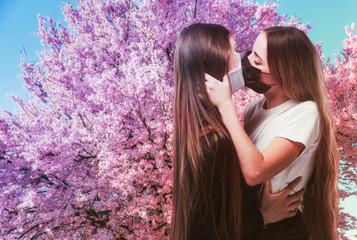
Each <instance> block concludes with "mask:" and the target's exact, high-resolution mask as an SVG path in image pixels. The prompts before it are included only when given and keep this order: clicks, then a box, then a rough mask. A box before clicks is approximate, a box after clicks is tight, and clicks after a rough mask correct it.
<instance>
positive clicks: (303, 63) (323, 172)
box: [264, 27, 338, 240]
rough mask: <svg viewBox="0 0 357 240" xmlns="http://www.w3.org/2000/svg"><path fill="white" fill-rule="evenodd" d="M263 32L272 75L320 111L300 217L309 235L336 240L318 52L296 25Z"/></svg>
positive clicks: (331, 148)
mask: <svg viewBox="0 0 357 240" xmlns="http://www.w3.org/2000/svg"><path fill="white" fill-rule="evenodd" d="M264 32H265V33H266V37H267V53H268V65H269V69H270V72H271V74H272V76H273V78H274V79H275V80H276V81H277V82H278V84H279V85H280V86H281V87H282V88H283V89H284V91H285V93H286V94H287V95H288V97H290V98H292V99H294V100H296V101H300V102H301V101H306V100H312V101H314V102H315V103H316V105H317V109H318V111H319V116H320V126H321V139H320V142H319V145H318V147H317V153H316V164H315V169H314V172H313V174H312V176H311V178H310V180H309V182H308V184H307V187H306V191H305V194H304V201H303V216H304V220H305V223H306V225H307V228H308V230H309V233H310V237H311V239H313V240H315V239H316V240H320V239H324V240H330V239H338V234H337V226H336V224H337V216H338V195H337V178H338V172H337V171H338V151H337V145H336V139H335V130H334V119H333V116H332V113H331V110H330V107H329V103H328V99H327V91H326V85H325V79H324V75H323V71H322V65H321V60H320V57H319V54H318V52H317V50H316V48H315V47H314V45H313V44H312V42H311V41H310V39H309V38H308V37H307V36H306V34H305V33H304V32H303V31H301V30H299V29H297V28H294V27H272V28H268V29H266V30H264Z"/></svg>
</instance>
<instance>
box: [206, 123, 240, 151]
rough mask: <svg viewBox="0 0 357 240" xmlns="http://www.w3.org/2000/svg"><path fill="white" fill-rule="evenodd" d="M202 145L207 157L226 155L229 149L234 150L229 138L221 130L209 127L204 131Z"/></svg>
mask: <svg viewBox="0 0 357 240" xmlns="http://www.w3.org/2000/svg"><path fill="white" fill-rule="evenodd" d="M200 144H201V147H202V150H203V152H204V153H205V155H206V156H207V154H209V155H214V156H218V155H220V156H221V155H225V154H227V150H228V149H232V148H233V145H232V143H231V141H230V140H229V137H228V136H226V135H225V134H224V133H223V132H221V131H219V130H216V129H213V128H209V127H208V129H207V128H205V129H203V130H202V134H201V136H200Z"/></svg>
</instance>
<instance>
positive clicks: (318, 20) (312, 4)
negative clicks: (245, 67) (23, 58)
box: [0, 0, 357, 111]
mask: <svg viewBox="0 0 357 240" xmlns="http://www.w3.org/2000/svg"><path fill="white" fill-rule="evenodd" d="M64 2H65V1H64V0H0V110H1V109H5V110H11V111H13V110H14V109H16V108H17V105H16V104H14V103H13V102H12V100H11V99H10V98H9V97H7V96H6V95H7V94H14V95H17V96H19V97H21V98H25V99H26V98H27V95H28V93H26V91H25V89H24V88H23V85H24V84H23V83H22V81H21V80H20V79H18V78H17V75H18V74H20V73H21V69H20V67H19V65H20V52H21V51H23V50H25V51H26V53H27V55H28V56H29V58H30V59H31V60H35V61H36V60H37V59H38V57H37V55H36V51H41V50H42V46H41V44H40V39H39V38H38V37H36V36H33V35H31V33H34V32H38V22H37V14H40V15H41V16H49V17H52V18H53V19H54V20H55V21H57V20H60V21H61V22H62V23H63V24H64V25H66V24H65V23H64V17H63V15H62V12H61V7H60V6H61V5H63V4H64ZM69 2H72V3H75V2H76V1H75V0H70V1H69ZM258 2H259V3H264V0H258ZM356 10H357V0H280V1H279V12H280V13H285V14H288V15H289V16H290V15H295V16H296V17H300V18H301V19H302V21H303V23H310V24H311V25H312V26H313V29H312V30H311V31H310V33H309V37H310V38H311V40H312V41H313V42H314V43H318V42H320V41H324V44H323V45H322V49H323V52H324V54H325V56H329V57H331V58H332V59H333V56H334V51H335V50H337V51H340V50H341V48H342V46H343V39H345V38H346V37H347V35H346V33H345V26H346V25H349V26H350V25H351V23H352V22H354V23H357V13H356Z"/></svg>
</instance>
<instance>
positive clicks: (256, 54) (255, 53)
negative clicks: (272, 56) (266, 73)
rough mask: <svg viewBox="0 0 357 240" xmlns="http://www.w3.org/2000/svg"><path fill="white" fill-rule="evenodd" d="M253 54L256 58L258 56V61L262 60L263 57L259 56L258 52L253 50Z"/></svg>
mask: <svg viewBox="0 0 357 240" xmlns="http://www.w3.org/2000/svg"><path fill="white" fill-rule="evenodd" d="M254 55H255V56H257V58H259V59H260V61H263V59H262V58H261V56H259V54H258V53H257V52H256V51H254Z"/></svg>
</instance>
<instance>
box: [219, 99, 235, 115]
mask: <svg viewBox="0 0 357 240" xmlns="http://www.w3.org/2000/svg"><path fill="white" fill-rule="evenodd" d="M231 109H233V110H234V111H235V106H234V104H233V101H232V99H231V98H228V99H226V100H224V101H222V103H221V104H220V105H219V106H218V111H219V112H220V113H221V114H222V113H227V112H228V111H229V110H231Z"/></svg>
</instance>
